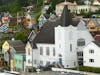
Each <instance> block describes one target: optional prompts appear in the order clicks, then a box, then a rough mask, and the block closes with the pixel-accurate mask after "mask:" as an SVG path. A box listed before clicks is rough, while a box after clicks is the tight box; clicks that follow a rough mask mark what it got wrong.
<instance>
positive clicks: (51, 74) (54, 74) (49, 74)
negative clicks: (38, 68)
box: [22, 71, 85, 75]
mask: <svg viewBox="0 0 100 75" xmlns="http://www.w3.org/2000/svg"><path fill="white" fill-rule="evenodd" d="M22 75H85V74H78V73H60V72H52V71H44V72H40V73H24V74H22Z"/></svg>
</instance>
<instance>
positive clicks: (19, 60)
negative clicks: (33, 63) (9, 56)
mask: <svg viewBox="0 0 100 75" xmlns="http://www.w3.org/2000/svg"><path fill="white" fill-rule="evenodd" d="M14 69H15V70H16V71H23V70H24V56H23V55H20V54H14Z"/></svg>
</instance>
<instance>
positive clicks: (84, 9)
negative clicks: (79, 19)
mask: <svg viewBox="0 0 100 75" xmlns="http://www.w3.org/2000/svg"><path fill="white" fill-rule="evenodd" d="M84 3H85V4H83V5H78V4H77V3H76V2H74V3H71V2H67V1H65V2H61V3H59V4H57V5H56V9H55V12H56V14H57V15H58V16H61V13H62V11H63V8H64V6H65V5H68V9H69V10H70V11H71V12H74V13H77V14H81V13H88V12H90V11H91V12H95V11H97V10H99V9H100V2H99V1H98V0H94V1H93V3H91V1H89V0H86V1H85V0H84Z"/></svg>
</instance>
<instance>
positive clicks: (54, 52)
mask: <svg viewBox="0 0 100 75" xmlns="http://www.w3.org/2000/svg"><path fill="white" fill-rule="evenodd" d="M53 56H55V48H53Z"/></svg>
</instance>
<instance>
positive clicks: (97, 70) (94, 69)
mask: <svg viewBox="0 0 100 75" xmlns="http://www.w3.org/2000/svg"><path fill="white" fill-rule="evenodd" d="M77 69H78V70H79V71H85V72H93V73H100V68H97V67H88V66H80V67H76V68H73V70H77Z"/></svg>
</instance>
